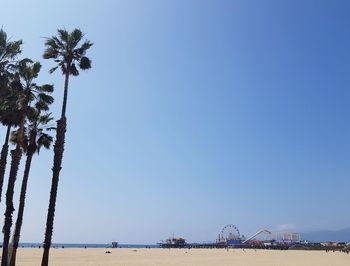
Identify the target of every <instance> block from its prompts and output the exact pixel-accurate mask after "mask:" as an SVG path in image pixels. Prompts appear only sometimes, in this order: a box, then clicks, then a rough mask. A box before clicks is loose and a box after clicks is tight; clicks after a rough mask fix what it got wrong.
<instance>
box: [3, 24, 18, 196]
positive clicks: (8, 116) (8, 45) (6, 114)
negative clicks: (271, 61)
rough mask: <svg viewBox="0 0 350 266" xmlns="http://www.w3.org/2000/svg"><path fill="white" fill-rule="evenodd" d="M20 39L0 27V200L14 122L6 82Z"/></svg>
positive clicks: (8, 79)
mask: <svg viewBox="0 0 350 266" xmlns="http://www.w3.org/2000/svg"><path fill="white" fill-rule="evenodd" d="M21 44H22V41H21V40H19V41H10V40H9V39H8V38H7V34H6V32H5V31H4V30H3V29H0V122H1V124H3V125H4V126H6V127H7V130H6V136H5V142H4V144H3V146H2V149H1V153H0V202H1V195H2V186H3V183H4V175H5V169H6V163H7V155H8V149H9V145H8V143H9V136H10V131H11V127H12V126H13V125H14V124H15V121H14V120H13V118H14V116H13V115H14V113H13V111H14V110H15V108H13V104H14V102H12V103H11V102H9V100H10V98H9V97H8V96H9V93H10V92H9V90H8V84H9V82H10V78H11V74H12V73H11V68H12V66H13V60H15V58H16V57H17V55H19V54H20V53H21Z"/></svg>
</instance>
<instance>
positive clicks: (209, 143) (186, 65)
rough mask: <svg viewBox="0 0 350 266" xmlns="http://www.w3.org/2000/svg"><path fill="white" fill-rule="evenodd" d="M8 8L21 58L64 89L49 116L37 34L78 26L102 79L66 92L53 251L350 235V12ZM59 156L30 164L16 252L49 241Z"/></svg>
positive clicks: (314, 4)
mask: <svg viewBox="0 0 350 266" xmlns="http://www.w3.org/2000/svg"><path fill="white" fill-rule="evenodd" d="M1 9H2V11H3V12H2V15H1V22H0V23H1V24H2V26H3V28H4V29H5V30H6V31H7V32H8V34H9V35H10V36H12V38H13V39H18V38H22V39H23V40H24V51H23V56H28V57H31V58H33V59H37V60H41V61H42V63H43V65H44V66H43V73H42V76H41V78H40V81H42V82H50V83H54V84H55V86H56V92H55V95H56V96H57V97H56V102H55V104H54V108H53V112H54V114H55V115H56V117H57V116H58V115H59V108H60V105H61V102H62V87H63V77H62V76H61V74H60V73H58V72H57V73H55V74H54V75H49V74H48V73H47V71H48V69H49V68H50V67H52V66H53V63H52V62H50V61H44V60H42V59H41V55H42V52H43V50H44V45H43V42H44V39H43V38H42V37H44V36H50V35H52V34H55V31H56V29H57V28H58V27H66V29H69V30H71V29H73V28H74V27H80V28H81V29H82V30H83V31H84V32H86V33H87V35H86V36H87V38H88V39H90V40H92V41H93V42H94V43H95V45H94V46H93V48H92V49H91V52H90V54H89V55H90V57H91V58H92V61H93V69H92V70H91V71H89V72H88V73H82V75H81V76H80V77H79V78H73V79H72V81H71V83H70V93H69V106H68V123H69V127H68V132H67V144H66V152H65V156H64V165H63V170H62V174H61V180H60V186H59V195H58V202H57V212H56V220H55V231H54V241H55V242H92V243H107V242H110V241H112V240H116V241H120V242H123V243H155V242H157V241H159V240H160V239H164V238H166V237H168V236H169V235H171V234H172V233H175V234H176V235H180V236H184V237H186V238H187V239H188V240H189V241H206V240H214V239H215V238H216V236H217V234H218V232H219V230H220V228H221V227H222V226H223V225H225V224H228V223H233V224H236V225H237V226H238V227H239V229H240V230H241V231H242V232H243V233H244V234H245V235H249V234H250V233H254V232H255V231H256V230H258V229H260V228H268V229H271V230H273V231H274V230H279V229H283V228H289V229H293V230H296V231H308V230H313V229H340V228H344V227H349V226H350V213H349V211H348V210H349V204H348V202H349V187H350V141H349V140H350V104H349V102H350V101H349V100H350V89H349V86H350V16H349V13H350V2H349V1H346V0H344V1H340V0H339V1H321V0H320V1H319V0H317V1H316V0H314V1H310V0H302V1H301V0H300V1H295V0H293V1H279V0H275V1H269V0H267V1H259V0H256V1H246V0H244V1H243V0H242V1H223V0H222V1H214V0H213V1H202V0H201V1H199V0H198V1H194V0H192V1H188V0H177V1H163V0H158V1H151V0H149V1H146V0H139V1H136V0H135V1H130V0H128V1H112V0H111V1H104V0H100V1H83V0H80V1H68V0H63V1H59V2H55V3H54V2H52V1H35V0H34V1H29V2H26V1H7V2H4V3H2V7H1ZM3 135H4V130H3V129H1V134H0V137H1V138H3ZM52 157H53V154H52V152H43V153H42V155H41V156H40V157H36V158H35V159H34V162H33V168H32V174H31V176H30V183H29V191H28V201H27V202H28V203H27V209H26V212H25V220H24V226H23V234H22V240H23V241H38V242H41V241H42V240H43V235H44V225H45V221H46V211H47V206H48V197H49V187H50V178H51V170H50V168H51V165H52ZM20 173H21V174H22V171H21V172H20ZM18 181H20V178H19V180H18ZM19 184H20V183H19V182H18V183H17V187H16V188H17V191H18V188H19ZM16 204H17V203H16ZM3 209H4V206H3V203H1V210H0V211H1V213H3ZM1 219H3V218H1Z"/></svg>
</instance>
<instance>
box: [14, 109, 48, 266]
mask: <svg viewBox="0 0 350 266" xmlns="http://www.w3.org/2000/svg"><path fill="white" fill-rule="evenodd" d="M41 106H42V105H40V108H41ZM40 108H33V109H32V110H31V112H30V114H29V115H28V121H29V125H28V126H27V127H26V128H25V137H24V141H23V143H22V145H23V150H24V152H25V153H26V155H27V159H26V163H25V168H24V174H23V180H22V186H21V194H20V200H19V206H18V214H17V220H16V225H15V231H14V234H13V239H12V245H11V247H12V249H11V252H9V253H10V254H9V255H10V256H9V257H10V263H9V266H15V263H16V255H17V248H18V243H19V238H20V234H21V228H22V222H23V213H24V206H25V200H26V192H27V183H28V177H29V171H30V167H31V162H32V158H33V155H34V153H35V152H37V153H38V154H39V152H40V149H41V148H42V147H44V148H46V149H49V148H50V145H51V142H52V137H51V136H50V135H49V134H48V133H49V132H48V131H50V130H52V129H54V128H53V127H50V126H49V125H48V124H49V123H50V122H51V121H52V119H53V118H52V117H51V114H50V113H46V114H42V109H40ZM15 133H17V132H15ZM11 140H12V142H13V143H17V134H13V135H12V139H11Z"/></svg>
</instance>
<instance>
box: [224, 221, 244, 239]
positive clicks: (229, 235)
mask: <svg viewBox="0 0 350 266" xmlns="http://www.w3.org/2000/svg"><path fill="white" fill-rule="evenodd" d="M221 239H224V240H237V239H241V234H240V232H239V230H238V228H237V227H236V226H235V225H233V224H228V225H226V226H224V228H222V230H221Z"/></svg>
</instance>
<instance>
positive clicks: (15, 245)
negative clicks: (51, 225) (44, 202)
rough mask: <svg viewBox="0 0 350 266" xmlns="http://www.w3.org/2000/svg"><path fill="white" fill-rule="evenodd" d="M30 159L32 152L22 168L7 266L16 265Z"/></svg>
mask: <svg viewBox="0 0 350 266" xmlns="http://www.w3.org/2000/svg"><path fill="white" fill-rule="evenodd" d="M32 158H33V152H29V153H28V154H27V160H26V165H25V168H24V174H23V180H22V186H21V194H20V199H19V206H18V214H17V220H16V226H15V231H14V234H13V240H12V252H10V253H11V254H9V255H10V256H9V257H10V263H9V266H15V263H16V255H17V248H18V243H19V238H20V235H21V228H22V223H23V213H24V205H25V201H26V192H27V183H28V177H29V171H30V166H31V163H32Z"/></svg>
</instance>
